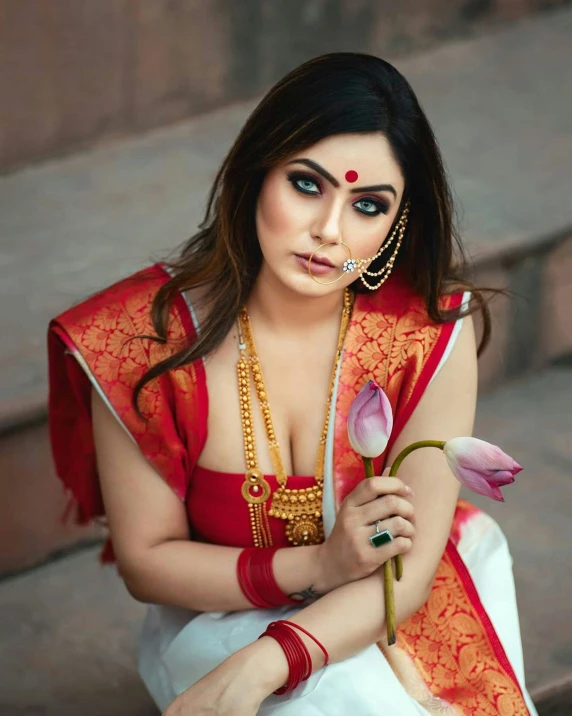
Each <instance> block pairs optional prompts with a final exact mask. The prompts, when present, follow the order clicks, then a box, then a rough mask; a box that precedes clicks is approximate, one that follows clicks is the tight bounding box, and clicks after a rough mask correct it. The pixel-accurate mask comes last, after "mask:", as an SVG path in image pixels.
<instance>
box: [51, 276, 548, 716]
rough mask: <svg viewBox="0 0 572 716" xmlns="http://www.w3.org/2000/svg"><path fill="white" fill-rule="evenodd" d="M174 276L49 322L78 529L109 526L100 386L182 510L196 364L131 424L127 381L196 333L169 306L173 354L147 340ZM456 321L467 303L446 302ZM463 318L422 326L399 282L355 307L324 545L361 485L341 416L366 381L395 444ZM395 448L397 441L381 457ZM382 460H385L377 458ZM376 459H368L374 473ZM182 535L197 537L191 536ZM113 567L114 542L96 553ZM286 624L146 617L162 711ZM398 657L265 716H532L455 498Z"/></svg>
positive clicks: (350, 673)
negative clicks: (96, 440)
mask: <svg viewBox="0 0 572 716" xmlns="http://www.w3.org/2000/svg"><path fill="white" fill-rule="evenodd" d="M168 278H169V275H168V273H167V272H166V270H165V269H164V268H163V267H162V266H160V265H156V266H154V267H152V268H151V269H148V270H146V271H144V272H141V273H139V274H137V275H135V276H133V277H130V278H128V279H125V280H124V281H121V282H120V283H118V284H116V285H114V286H112V287H110V288H108V289H106V290H104V291H103V292H101V293H99V294H98V295H96V296H94V297H92V298H90V299H88V300H86V301H84V302H83V303H81V304H80V305H78V306H75V307H74V308H72V309H70V310H68V311H66V312H65V313H63V314H62V315H60V316H58V317H57V318H56V319H54V320H53V321H52V323H51V324H50V331H49V337H48V341H49V358H50V429H51V439H52V446H53V454H54V460H55V464H56V469H57V472H58V475H59V476H60V477H61V479H62V480H63V482H64V484H65V485H66V487H67V488H68V489H69V490H70V493H71V500H72V502H73V503H75V505H76V508H77V510H76V519H77V520H78V521H80V522H83V521H87V520H90V519H93V518H95V517H98V516H102V515H103V512H104V510H103V504H102V500H101V494H100V491H99V486H98V478H97V471H96V466H95V459H94V446H93V438H92V430H91V420H90V408H89V405H90V391H91V386H92V385H93V386H95V387H96V389H97V390H98V392H99V394H100V395H101V396H102V398H103V399H104V400H105V402H106V403H107V405H108V406H109V408H110V410H112V412H113V413H114V414H115V416H116V418H117V419H118V420H119V421H120V423H121V424H122V425H123V427H124V428H125V430H126V431H127V433H128V434H129V435H130V436H131V438H132V439H133V440H134V441H135V442H136V443H137V445H138V446H139V448H140V450H141V451H142V453H143V454H144V455H145V457H146V458H147V459H148V460H149V461H150V462H151V464H152V465H153V466H154V467H155V469H156V470H157V472H158V473H159V474H160V475H161V476H162V477H163V478H164V479H165V481H166V482H167V483H168V484H169V485H170V487H171V488H172V489H173V491H174V492H175V493H176V494H177V496H178V497H179V498H180V499H181V500H182V501H184V500H185V499H186V496H187V493H188V489H189V481H190V479H191V476H192V473H193V468H194V465H196V463H197V460H198V458H199V455H200V453H201V450H202V447H203V445H204V442H205V440H206V424H207V411H208V395H207V390H206V379H205V372H204V367H203V364H202V361H197V362H196V363H194V364H192V365H187V366H185V367H183V368H178V369H175V370H173V371H170V372H169V373H168V374H166V375H163V376H161V377H160V378H159V379H158V380H155V381H152V382H151V383H149V384H147V386H146V387H145V388H144V390H143V392H142V394H141V403H140V404H141V407H142V411H143V413H144V415H145V417H146V418H147V420H141V419H140V418H139V417H138V416H137V415H136V413H135V411H134V409H133V405H132V389H133V385H134V384H135V382H136V381H137V379H138V378H139V377H140V376H141V375H142V374H143V372H145V371H146V370H147V368H148V367H149V366H150V365H152V364H154V363H156V362H157V361H158V360H160V359H161V358H163V357H166V356H167V355H169V354H171V353H173V352H175V351H176V350H178V349H179V348H180V347H182V345H183V344H184V343H185V341H188V340H189V338H190V339H192V337H193V336H194V335H195V331H196V330H197V329H198V326H197V324H196V318H195V314H194V311H193V307H192V306H191V305H190V304H189V303H188V302H187V301H186V299H185V297H183V296H178V297H177V299H176V300H175V302H174V304H173V306H172V308H171V313H170V323H169V340H168V342H167V344H166V345H160V344H158V343H156V342H153V341H151V340H148V339H140V338H136V336H140V335H142V334H144V335H150V334H151V335H153V334H154V330H153V328H152V324H151V321H150V306H151V302H152V299H153V296H154V295H155V293H156V291H157V289H158V287H159V286H160V285H161V284H162V283H164V282H165V281H166V280H167V279H168ZM443 300H444V301H445V303H446V305H448V306H449V307H451V308H455V307H459V306H460V304H461V302H462V300H463V296H462V294H455V295H452V296H448V297H446V298H444V299H443ZM459 328H460V320H459V321H456V322H452V323H448V324H445V325H434V324H432V323H431V322H430V321H429V320H428V318H427V315H426V312H425V309H424V305H423V302H422V300H421V299H420V298H419V297H418V296H416V295H415V294H414V293H413V291H412V290H411V289H410V288H409V287H408V285H406V283H405V282H404V281H403V279H402V278H401V277H400V275H399V273H397V272H396V273H395V274H394V275H392V277H391V278H390V280H388V281H387V282H386V284H384V286H383V287H382V289H380V290H379V291H377V292H375V293H373V294H370V295H367V296H365V295H358V296H357V297H356V301H355V305H354V310H353V315H352V320H351V323H350V327H349V329H348V333H347V336H346V342H345V345H344V352H343V356H342V360H341V362H340V365H339V367H338V374H337V378H336V385H335V391H334V398H333V400H334V405H335V410H334V411H332V415H331V419H330V426H329V431H328V442H327V456H326V469H325V481H324V498H323V499H324V505H323V507H324V527H325V530H326V534H328V533H329V532H330V531H331V529H332V526H333V523H334V521H335V515H336V510H337V507H338V506H339V505H340V503H341V501H342V500H343V498H344V497H345V496H346V495H347V494H348V493H349V492H350V491H351V490H352V489H353V488H354V487H355V485H356V484H357V482H358V481H359V480H361V479H363V468H362V465H361V460H360V459H359V457H358V456H356V455H355V453H353V451H352V450H351V448H350V446H349V443H348V439H347V432H346V417H347V414H348V410H349V406H350V404H351V401H352V400H353V398H354V397H355V395H356V394H357V392H358V391H359V389H360V388H361V387H362V385H363V384H364V383H365V382H366V381H367V380H369V379H370V378H373V379H375V380H376V381H377V382H378V383H379V384H380V385H381V386H382V387H383V388H384V390H385V391H386V393H387V395H388V397H389V399H390V402H391V404H392V407H393V410H394V416H395V423H394V432H393V435H392V442H393V441H394V440H395V439H396V438H397V436H398V435H399V433H400V431H401V430H402V429H403V427H404V425H405V424H406V423H407V421H408V419H409V417H410V416H411V414H412V413H413V410H414V409H415V406H416V405H417V404H418V403H419V400H420V398H421V396H422V395H423V393H424V391H425V389H426V388H427V386H428V385H429V383H430V381H431V380H432V379H433V377H434V376H435V375H436V373H437V371H438V370H439V368H440V366H441V365H442V364H443V362H444V361H445V360H446V358H447V355H448V353H449V351H450V350H451V347H452V345H453V343H454V340H455V338H456V335H457V333H458V330H459ZM390 448H391V443H390V445H389V446H388V450H389V449H390ZM386 454H387V453H386ZM384 460H385V455H382V456H381V457H380V458H379V459H378V461H377V469H378V472H377V474H381V470H382V468H383V465H384ZM191 530H192V525H191ZM102 557H103V559H104V560H106V561H111V560H112V559H113V552H112V547H111V545H110V544H109V543H108V544H107V546H106V549H105V550H104V553H103V555H102ZM289 609H290V608H284V609H280V610H251V611H248V612H238V613H225V614H222V613H196V612H189V611H186V610H181V609H175V608H170V607H162V606H156V605H150V606H149V611H148V617H147V620H146V624H145V627H144V634H143V639H142V645H141V653H140V663H139V668H140V672H141V675H142V677H143V679H144V681H145V683H146V684H147V687H148V688H149V690H150V692H151V694H152V695H153V696H154V698H155V700H156V702H157V704H158V705H159V706H160V707H161V708H165V707H166V705H167V704H168V703H169V702H170V701H171V700H172V699H173V698H174V697H175V696H176V694H178V693H180V692H181V691H183V690H184V689H186V688H187V687H188V686H190V685H191V683H194V682H195V681H196V680H197V679H198V678H200V677H201V676H203V675H204V674H205V673H208V671H210V670H212V669H213V668H214V667H215V666H216V665H217V664H218V663H220V662H221V661H222V660H223V659H225V658H226V657H227V656H228V655H229V654H230V653H232V652H233V651H235V650H237V649H239V648H241V647H242V646H244V645H245V644H247V643H249V642H251V641H253V640H255V639H256V638H257V637H258V635H259V634H260V633H261V632H262V631H264V629H265V626H266V624H267V623H268V622H270V621H272V620H274V619H276V617H277V614H280V615H281V616H282V617H283V618H285V617H284V615H287V614H290V613H292V612H291V611H289ZM397 634H398V637H397V644H396V645H395V646H393V647H391V648H389V649H385V650H382V649H381V648H379V647H378V646H376V645H372V646H370V647H368V648H367V649H365V650H364V651H362V652H360V653H359V654H356V655H355V656H354V657H352V658H351V659H347V660H346V661H344V662H340V663H337V664H333V665H330V666H329V667H328V668H327V669H322V670H320V671H319V672H317V673H316V674H314V675H313V676H312V677H311V678H310V679H309V680H308V681H307V682H305V683H304V684H302V685H300V687H298V689H296V690H295V691H294V692H292V693H291V694H286V695H284V696H282V697H276V696H272V697H269V698H268V699H266V700H265V702H264V704H263V707H262V709H261V710H260V711H259V713H261V714H281V715H283V716H290V715H294V714H296V715H298V714H302V713H304V714H305V713H308V714H316V715H319V714H324V715H325V714H328V716H331V714H338V713H339V714H347V713H349V712H350V709H352V710H353V712H354V713H356V714H360V716H362V715H363V716H365V715H366V714H372V715H373V714H388V713H391V714H392V715H397V714H403V716H407V715H408V714H463V715H465V714H466V715H467V716H468V715H469V714H470V715H471V716H484V715H486V714H490V716H493V715H494V716H496V715H498V714H502V715H503V716H509V715H510V716H517V715H525V714H527V713H532V714H533V715H534V714H535V713H536V711H535V710H534V706H533V705H532V702H531V700H530V697H529V695H528V693H527V692H526V689H525V685H524V668H523V663H522V648H521V643H520V632H519V625H518V613H517V609H516V601H515V597H514V584H513V580H512V570H511V558H510V554H509V552H508V548H507V545H506V540H505V539H504V536H503V534H502V532H501V530H500V528H499V527H498V525H497V524H496V523H495V522H493V520H492V519H491V518H490V517H488V516H487V515H486V514H484V513H483V512H481V511H480V510H478V509H477V508H475V507H473V506H472V505H470V504H469V503H468V502H466V501H463V500H459V502H458V506H457V510H456V513H455V517H454V520H453V524H452V527H451V533H450V538H449V541H448V544H447V547H446V549H445V552H444V554H443V556H442V559H441V562H440V565H439V569H438V573H437V576H436V579H435V582H434V586H433V589H432V592H431V596H430V598H429V600H428V602H427V603H426V604H425V605H424V606H423V608H422V609H420V610H419V611H418V612H416V613H415V614H414V615H413V616H412V617H410V618H409V619H408V620H407V621H406V622H404V623H402V624H400V625H399V626H398V630H397Z"/></svg>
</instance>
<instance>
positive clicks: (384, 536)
mask: <svg viewBox="0 0 572 716" xmlns="http://www.w3.org/2000/svg"><path fill="white" fill-rule="evenodd" d="M380 522H381V520H377V522H376V523H375V534H372V535H370V537H369V541H370V542H371V544H372V545H373V546H374V547H381V546H382V545H384V544H387V543H388V542H391V541H392V540H393V535H392V534H391V532H390V531H389V530H383V531H380V529H379V523H380Z"/></svg>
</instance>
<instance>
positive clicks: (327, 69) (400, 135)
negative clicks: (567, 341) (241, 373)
mask: <svg viewBox="0 0 572 716" xmlns="http://www.w3.org/2000/svg"><path fill="white" fill-rule="evenodd" d="M361 132H367V133H371V132H383V134H384V135H385V137H386V138H387V140H388V142H389V144H390V146H391V149H392V151H393V155H394V157H395V159H396V161H397V163H398V164H399V166H400V168H401V171H402V174H403V177H404V180H405V190H404V195H403V199H402V206H404V203H405V202H406V201H407V200H409V202H410V213H409V221H408V226H407V230H406V232H405V236H404V240H403V244H402V247H401V249H400V252H399V254H398V258H397V261H396V266H397V265H400V266H401V267H402V269H403V271H404V272H405V275H406V278H407V279H408V281H409V282H410V283H411V285H412V286H413V288H414V289H415V290H416V291H417V292H418V293H419V295H421V296H422V297H423V298H424V300H425V304H426V308H427V313H428V315H429V317H430V318H431V319H432V320H433V321H435V322H436V323H443V322H446V321H450V320H454V319H455V318H457V317H458V316H459V313H458V311H455V312H449V311H444V310H442V308H441V306H440V299H441V297H442V296H444V295H445V294H447V293H450V292H452V291H453V290H460V289H463V288H464V289H468V290H470V291H471V292H472V301H471V304H470V306H469V308H468V310H467V311H466V313H473V312H474V311H475V310H477V309H480V310H481V312H482V314H483V319H484V320H483V328H484V330H483V336H482V340H481V343H480V346H479V352H481V351H482V350H483V349H484V347H485V345H486V344H487V342H488V340H489V336H490V313H489V310H488V308H487V305H486V303H485V301H484V299H483V295H482V293H481V291H479V290H477V289H476V288H475V287H474V286H473V285H472V284H471V283H469V282H468V281H467V280H466V278H465V267H466V261H465V258H464V254H463V249H462V245H461V242H460V240H459V235H458V231H457V229H456V227H455V222H454V207H453V200H452V195H451V190H450V187H449V182H448V178H447V173H446V171H445V167H444V165H443V161H442V158H441V153H440V151H439V147H438V146H437V142H436V140H435V136H434V134H433V130H432V128H431V125H430V124H429V121H428V120H427V117H426V116H425V114H424V112H423V110H422V109H421V106H420V104H419V102H418V100H417V98H416V96H415V93H414V92H413V90H412V89H411V86H410V85H409V83H408V82H407V80H406V79H405V78H404V77H403V75H401V74H400V73H399V72H398V71H397V70H396V69H395V67H393V66H392V65H391V64H389V62H386V61H385V60H382V59H380V58H378V57H374V56H372V55H366V54H358V53H351V52H338V53H332V54H327V55H323V56H321V57H316V58H315V59H312V60H310V61H308V62H305V63H304V64H302V65H301V66H300V67H298V68H296V69H295V70H293V71H292V72H290V73H289V74H287V75H286V76H285V77H284V78H283V79H282V80H280V81H279V82H278V83H277V84H276V85H275V86H274V87H273V88H272V89H271V90H270V91H269V92H268V93H267V94H266V96H265V97H264V98H263V99H262V101H261V102H260V103H259V105H258V106H257V107H256V109H255V110H254V111H253V113H252V114H251V115H250V117H249V118H248V120H247V121H246V123H245V125H244V127H243V128H242V130H241V132H240V134H239V135H238V137H237V139H236V141H235V142H234V144H233V146H232V147H231V149H230V151H229V153H228V155H227V156H226V158H225V159H224V161H223V163H222V166H221V167H220V169H219V171H218V173H217V175H216V178H215V180H214V184H213V186H212V188H211V191H210V195H209V199H208V203H207V209H206V213H205V217H204V220H203V222H202V223H201V224H200V227H199V229H200V230H199V231H198V232H197V233H196V234H195V235H194V236H192V237H191V238H190V239H189V241H188V242H187V243H186V245H185V246H184V248H183V250H182V252H181V253H180V256H179V257H178V258H177V259H175V260H173V261H171V262H170V268H171V271H172V278H171V279H170V280H169V281H167V282H166V283H165V284H164V285H163V286H162V287H161V289H160V290H159V291H158V293H157V295H156V297H155V299H154V302H153V307H152V319H153V324H154V327H155V330H156V332H157V340H159V341H161V342H165V341H166V335H167V320H168V314H169V307H170V303H171V301H172V299H173V298H174V297H175V296H176V295H177V294H178V293H180V292H182V291H187V290H189V289H191V288H194V287H198V286H203V287H204V300H205V305H206V306H208V310H207V312H206V316H205V318H204V319H203V320H202V322H201V331H200V335H199V336H198V338H197V340H196V341H195V342H194V343H193V344H192V345H189V346H187V347H185V348H184V349H183V350H181V351H179V352H178V353H176V354H174V355H172V356H171V357H169V358H167V359H165V360H163V361H161V362H160V363H157V364H156V365H154V366H152V367H151V368H150V369H149V370H148V371H147V373H146V374H145V375H144V376H143V377H142V378H141V379H140V381H139V382H138V384H137V385H136V388H135V393H134V403H135V406H136V407H137V397H138V395H139V392H140V391H141V389H142V387H143V386H144V385H145V384H146V383H147V382H148V381H150V380H152V379H153V378H155V377H157V376H158V375H161V374H162V373H164V372H166V371H168V370H170V369H172V368H175V367H178V366H181V365H184V364H186V363H190V362H192V361H195V360H197V359H199V358H201V357H203V356H204V355H206V354H208V353H210V352H212V351H213V350H215V349H216V348H217V347H218V346H219V345H220V344H221V343H222V341H223V339H224V338H225V336H226V335H227V334H228V332H229V331H230V330H231V327H232V325H233V324H234V322H235V321H236V318H237V314H238V311H239V309H240V307H241V306H242V305H243V304H244V302H245V301H246V300H247V298H248V296H249V294H250V291H251V289H252V287H253V285H254V282H255V281H256V278H257V275H258V272H259V269H260V266H261V262H262V254H261V251H260V246H259V243H258V239H257V235H256V225H255V214H256V203H257V199H258V195H259V192H260V189H261V186H262V182H263V180H264V177H265V175H266V173H267V172H268V171H269V170H270V169H271V168H272V167H274V166H276V165H277V164H278V163H280V162H281V161H283V160H285V159H286V158H288V157H289V156H291V155H293V154H295V153H298V152H300V151H302V150H304V149H306V148H308V147H310V146H312V145H314V144H316V143H317V142H319V141H320V140H322V139H324V138H326V137H330V136H333V135H339V134H349V133H352V134H353V133H361ZM399 215H400V212H398V213H397V216H396V221H397V220H398V218H399ZM392 229H393V227H392ZM382 238H383V237H382ZM380 244H381V240H380ZM388 251H389V252H390V251H391V249H389V250H388ZM387 259H388V255H386V254H385V253H384V254H382V255H381V256H380V257H379V259H377V260H376V261H375V262H374V263H373V264H372V265H371V267H370V268H371V270H378V269H379V268H381V266H383V265H384V264H385V263H386V262H387ZM352 287H353V289H354V290H355V291H356V292H360V291H367V289H366V288H365V287H364V286H363V285H362V284H361V282H360V281H359V280H358V281H356V282H354V284H353V285H352Z"/></svg>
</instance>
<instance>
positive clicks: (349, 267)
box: [308, 241, 358, 286]
mask: <svg viewBox="0 0 572 716" xmlns="http://www.w3.org/2000/svg"><path fill="white" fill-rule="evenodd" d="M339 243H340V245H341V246H344V247H345V249H346V251H347V252H348V258H347V259H346V260H345V261H344V264H343V266H342V273H341V274H340V275H339V276H338V278H335V279H334V280H333V281H318V279H317V278H316V277H315V276H314V274H313V273H312V259H313V258H314V255H315V254H317V253H318V251H319V250H320V249H321V248H322V246H331V245H332V244H330V243H326V244H320V245H319V246H318V248H317V249H316V250H315V251H313V252H312V254H311V255H310V258H309V259H308V273H309V274H310V276H311V278H313V279H314V281H315V282H316V283H319V284H321V285H322V286H327V285H328V284H330V283H336V281H339V280H340V279H341V278H343V277H344V274H347V273H351V272H352V271H355V270H356V268H357V267H358V263H357V261H356V260H355V259H354V258H353V257H352V251H351V249H350V247H349V246H348V245H347V244H346V243H344V242H343V241H340V242H339Z"/></svg>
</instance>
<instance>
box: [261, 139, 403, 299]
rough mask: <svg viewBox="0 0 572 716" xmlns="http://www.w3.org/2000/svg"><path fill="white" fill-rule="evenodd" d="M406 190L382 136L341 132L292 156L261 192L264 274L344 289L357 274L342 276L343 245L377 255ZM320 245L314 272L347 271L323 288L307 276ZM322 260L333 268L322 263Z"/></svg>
mask: <svg viewBox="0 0 572 716" xmlns="http://www.w3.org/2000/svg"><path fill="white" fill-rule="evenodd" d="M403 190H404V179H403V176H402V173H401V169H400V168H399V166H398V164H397V162H396V161H395V159H394V158H393V155H392V152H391V149H390V146H389V143H388V141H387V139H386V138H385V136H384V135H383V134H381V133H372V134H344V135H335V136H332V137H328V138H326V139H323V140H322V141H320V142H318V143H317V144H315V145H314V146H312V147H310V148H309V149H305V150H303V151H302V152H300V153H299V154H295V155H293V156H292V157H290V158H289V159H287V160H285V161H284V162H282V163H281V164H279V165H278V166H276V167H274V168H273V169H271V170H270V171H269V172H268V174H267V175H266V177H265V179H264V182H263V185H262V188H261V191H260V196H259V199H258V204H257V210H256V228H257V232H258V240H259V242H260V248H261V250H262V255H263V265H262V274H261V275H265V274H266V275H268V273H270V274H271V275H273V277H274V278H275V279H276V278H277V279H278V280H279V281H280V282H281V283H283V284H284V285H285V286H287V287H289V288H291V289H293V290H295V291H296V292H299V293H302V294H305V295H309V296H321V295H326V294H330V293H332V292H334V291H339V290H341V289H343V288H344V287H345V286H348V285H349V284H350V283H352V282H353V281H354V280H355V279H356V278H357V276H358V273H357V271H354V272H353V273H348V274H343V275H342V272H341V267H342V265H343V263H344V261H345V260H346V259H347V258H349V253H348V250H347V249H346V247H344V246H343V245H342V243H341V242H344V243H345V244H347V246H348V247H349V248H350V250H351V254H352V256H353V258H370V257H372V256H374V255H375V254H376V253H377V251H378V249H379V248H380V246H381V244H382V243H383V241H384V239H385V238H386V237H387V235H388V233H389V229H390V227H391V226H392V224H393V221H394V219H395V217H396V214H397V211H398V208H399V205H400V202H401V198H402V195H403ZM322 244H324V245H322ZM321 245H322V246H321ZM392 246H393V247H395V243H393V244H392ZM318 247H320V248H319V249H318ZM316 249H318V252H317V253H316V256H315V258H314V259H313V260H312V264H311V269H312V272H313V274H314V275H315V276H316V278H317V279H318V280H319V281H323V282H325V281H331V280H333V279H335V278H337V277H338V276H340V275H342V278H341V279H340V280H339V281H337V282H336V283H332V284H330V285H320V284H318V283H316V282H315V281H314V279H313V278H312V277H311V276H310V275H309V273H308V259H307V257H309V256H310V254H312V252H314V251H316ZM304 256H305V257H306V258H305V257H304ZM318 257H321V258H323V259H327V260H329V261H330V262H331V263H332V264H334V267H333V268H332V267H330V268H328V267H324V264H322V267H321V268H320V267H319V266H317V265H316V263H315V259H317V258H318ZM366 280H367V279H366ZM375 280H377V279H375V278H373V279H371V281H372V282H373V281H375Z"/></svg>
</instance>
